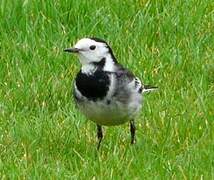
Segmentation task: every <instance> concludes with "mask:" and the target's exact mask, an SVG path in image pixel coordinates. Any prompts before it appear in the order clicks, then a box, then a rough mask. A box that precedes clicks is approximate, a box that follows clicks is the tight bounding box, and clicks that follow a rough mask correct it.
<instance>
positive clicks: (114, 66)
mask: <svg viewBox="0 0 214 180" xmlns="http://www.w3.org/2000/svg"><path fill="white" fill-rule="evenodd" d="M64 51H66V52H70V53H76V54H77V55H78V57H79V60H80V63H81V65H82V67H81V70H80V71H79V73H78V74H77V76H76V79H75V83H74V99H75V102H76V104H77V106H78V107H79V109H80V111H81V112H82V113H83V114H84V115H85V116H86V117H87V118H88V119H90V120H92V121H94V122H95V123H96V124H97V137H98V146H97V148H98V149H99V147H100V143H101V141H102V138H103V133H102V125H105V126H114V125H120V124H123V123H125V122H127V121H129V122H130V131H131V144H134V143H135V130H136V128H135V123H134V119H135V117H136V115H137V114H138V113H139V111H140V109H141V106H142V94H143V93H144V92H148V91H152V90H154V89H156V87H152V86H149V85H143V84H142V83H141V81H140V80H139V79H138V78H137V77H135V76H134V74H133V73H132V72H130V71H129V70H127V69H126V68H124V67H123V66H122V65H120V64H119V63H118V62H117V60H116V58H115V56H114V54H113V51H112V49H111V48H110V46H109V45H108V44H107V43H106V42H105V41H104V40H101V39H99V38H83V39H81V40H79V41H78V42H77V43H76V44H75V46H74V47H73V48H67V49H65V50H64Z"/></svg>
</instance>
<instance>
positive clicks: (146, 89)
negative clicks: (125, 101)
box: [143, 85, 158, 93]
mask: <svg viewBox="0 0 214 180" xmlns="http://www.w3.org/2000/svg"><path fill="white" fill-rule="evenodd" d="M157 89H158V87H156V86H150V85H144V87H143V93H144V92H150V91H154V90H157Z"/></svg>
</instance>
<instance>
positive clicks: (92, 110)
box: [77, 95, 142, 126]
mask: <svg viewBox="0 0 214 180" xmlns="http://www.w3.org/2000/svg"><path fill="white" fill-rule="evenodd" d="M141 103H142V102H141V95H140V97H137V98H131V99H130V102H128V103H127V104H124V103H121V102H119V101H114V100H112V101H111V102H110V103H109V104H108V103H107V101H104V100H102V101H96V102H94V101H87V102H86V101H84V102H81V103H77V104H78V107H79V108H80V110H81V111H82V112H83V113H84V114H85V116H86V117H87V118H88V119H90V120H92V121H94V122H95V123H97V124H99V125H106V126H114V125H119V124H123V123H125V122H127V121H129V120H131V119H134V118H135V117H136V115H137V114H138V112H139V111H140V109H141Z"/></svg>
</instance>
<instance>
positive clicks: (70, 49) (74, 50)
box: [64, 48, 80, 53]
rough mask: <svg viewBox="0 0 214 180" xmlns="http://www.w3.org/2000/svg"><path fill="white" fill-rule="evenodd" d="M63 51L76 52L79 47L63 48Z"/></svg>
mask: <svg viewBox="0 0 214 180" xmlns="http://www.w3.org/2000/svg"><path fill="white" fill-rule="evenodd" d="M64 51H65V52H69V53H78V52H79V51H80V49H78V48H66V49H64Z"/></svg>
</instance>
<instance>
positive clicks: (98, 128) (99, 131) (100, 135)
mask: <svg viewBox="0 0 214 180" xmlns="http://www.w3.org/2000/svg"><path fill="white" fill-rule="evenodd" d="M97 138H98V145H97V150H99V148H100V144H101V141H102V139H103V132H102V126H100V125H98V124H97Z"/></svg>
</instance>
